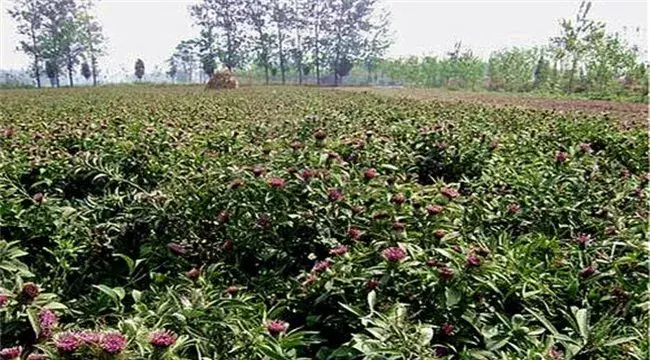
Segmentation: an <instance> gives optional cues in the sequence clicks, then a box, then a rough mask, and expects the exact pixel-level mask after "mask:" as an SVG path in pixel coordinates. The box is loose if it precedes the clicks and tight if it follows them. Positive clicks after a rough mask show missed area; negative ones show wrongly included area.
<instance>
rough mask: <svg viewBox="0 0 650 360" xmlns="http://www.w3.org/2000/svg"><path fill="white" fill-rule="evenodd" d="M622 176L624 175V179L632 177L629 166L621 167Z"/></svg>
mask: <svg viewBox="0 0 650 360" xmlns="http://www.w3.org/2000/svg"><path fill="white" fill-rule="evenodd" d="M621 177H622V178H623V179H627V178H629V177H630V170H629V169H627V168H622V169H621Z"/></svg>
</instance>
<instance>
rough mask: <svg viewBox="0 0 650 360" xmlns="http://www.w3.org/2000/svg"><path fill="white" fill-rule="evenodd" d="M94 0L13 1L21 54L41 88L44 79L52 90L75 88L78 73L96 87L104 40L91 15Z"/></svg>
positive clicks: (12, 14) (10, 13)
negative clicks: (63, 81) (62, 84)
mask: <svg viewBox="0 0 650 360" xmlns="http://www.w3.org/2000/svg"><path fill="white" fill-rule="evenodd" d="M92 7H93V3H92V1H91V0H14V2H13V7H12V8H11V9H9V11H8V12H9V15H11V17H13V19H14V20H15V21H16V22H17V24H18V25H17V29H16V30H17V32H18V34H19V35H21V41H20V46H19V48H18V50H20V51H22V52H24V53H25V54H27V55H28V56H29V57H30V58H31V64H30V70H29V71H30V75H31V76H32V77H33V78H34V79H35V81H36V85H37V86H38V87H39V88H40V87H41V85H42V79H43V78H46V79H49V81H50V84H51V86H57V87H58V86H60V85H61V79H62V78H67V85H68V86H74V77H75V76H74V75H75V74H76V73H77V71H78V72H79V73H80V74H81V75H82V76H83V77H84V78H85V79H86V81H89V79H90V78H91V77H92V80H93V84H95V85H96V84H97V76H98V73H99V69H98V68H99V67H98V58H99V57H100V56H102V55H103V53H104V46H103V45H104V42H105V38H104V36H103V34H102V28H101V25H100V24H99V22H98V21H97V20H96V19H95V17H94V16H93V15H92V14H91V10H92Z"/></svg>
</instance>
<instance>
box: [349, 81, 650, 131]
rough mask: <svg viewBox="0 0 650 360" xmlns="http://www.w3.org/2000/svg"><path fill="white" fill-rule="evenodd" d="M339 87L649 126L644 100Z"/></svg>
mask: <svg viewBox="0 0 650 360" xmlns="http://www.w3.org/2000/svg"><path fill="white" fill-rule="evenodd" d="M340 89H342V90H346V91H363V92H372V93H376V94H382V95H388V96H398V97H408V98H413V99H420V100H436V101H450V102H458V101H463V102H475V103H480V104H485V105H493V106H519V107H526V108H535V109H545V110H554V111H560V112H567V111H570V112H582V113H586V114H590V115H605V114H607V115H608V116H610V117H612V118H613V119H615V120H616V121H618V122H619V124H620V125H621V127H623V128H626V129H629V128H639V127H644V126H645V127H647V126H648V104H643V103H631V102H619V101H605V100H574V99H551V98H541V97H533V96H526V95H517V94H499V93H488V92H461V91H444V90H438V89H411V88H370V87H368V88H356V87H349V88H340Z"/></svg>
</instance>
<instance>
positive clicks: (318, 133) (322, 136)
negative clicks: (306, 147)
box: [314, 129, 327, 141]
mask: <svg viewBox="0 0 650 360" xmlns="http://www.w3.org/2000/svg"><path fill="white" fill-rule="evenodd" d="M326 137H327V133H325V131H323V130H321V129H318V130H316V132H315V133H314V138H315V139H316V140H318V141H323V140H325V138H326Z"/></svg>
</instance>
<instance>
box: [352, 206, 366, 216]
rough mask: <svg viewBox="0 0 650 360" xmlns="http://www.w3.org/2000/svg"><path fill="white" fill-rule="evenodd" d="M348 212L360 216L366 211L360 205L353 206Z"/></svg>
mask: <svg viewBox="0 0 650 360" xmlns="http://www.w3.org/2000/svg"><path fill="white" fill-rule="evenodd" d="M350 210H352V213H353V214H355V215H357V214H361V213H362V212H364V211H365V210H366V208H365V207H363V206H361V205H355V206H353V207H351V208H350Z"/></svg>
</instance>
